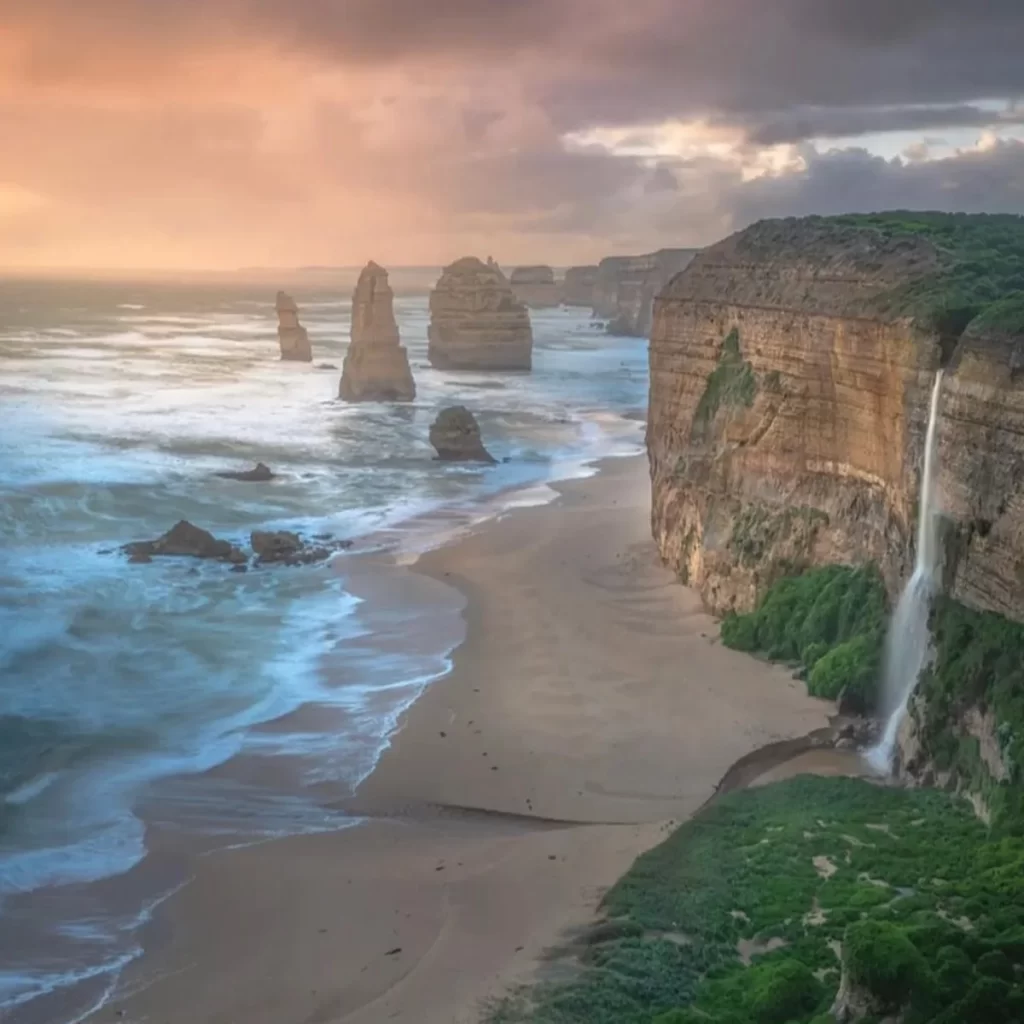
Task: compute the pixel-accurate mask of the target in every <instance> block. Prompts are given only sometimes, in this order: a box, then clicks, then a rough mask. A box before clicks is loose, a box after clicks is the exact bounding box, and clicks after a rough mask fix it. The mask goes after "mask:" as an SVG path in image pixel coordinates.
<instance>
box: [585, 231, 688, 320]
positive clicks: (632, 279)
mask: <svg viewBox="0 0 1024 1024" xmlns="http://www.w3.org/2000/svg"><path fill="white" fill-rule="evenodd" d="M697 251H698V250H696V249H659V250H658V251H657V252H651V253H646V254H644V255H643V256H609V257H607V258H606V259H603V260H601V262H600V264H599V265H598V268H597V276H596V279H595V281H594V286H593V310H594V315H595V316H596V317H599V318H601V319H604V320H607V321H608V322H609V323H608V331H609V333H612V334H624V335H630V336H635V337H644V338H645V337H647V335H648V334H649V333H650V328H651V318H652V313H653V309H654V299H655V297H656V296H657V295H658V294H659V293H660V292H661V290H662V288H664V287H665V285H666V284H668V282H669V281H671V280H672V278H673V277H674V276H675V275H676V274H678V273H679V272H680V271H681V270H683V269H684V268H685V267H686V266H687V265H688V264H689V262H690V261H691V260H692V259H693V257H694V256H695V255H696V254H697Z"/></svg>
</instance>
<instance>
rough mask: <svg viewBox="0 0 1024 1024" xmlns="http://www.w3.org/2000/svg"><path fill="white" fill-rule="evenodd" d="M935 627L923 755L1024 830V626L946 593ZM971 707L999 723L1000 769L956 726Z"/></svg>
mask: <svg viewBox="0 0 1024 1024" xmlns="http://www.w3.org/2000/svg"><path fill="white" fill-rule="evenodd" d="M931 627H932V634H933V637H934V641H935V660H934V662H933V663H932V665H930V666H929V667H928V668H926V669H925V671H924V672H923V673H922V674H921V679H920V682H919V684H918V690H917V694H918V698H919V699H918V701H917V702H916V703H915V709H914V713H915V714H916V715H917V716H918V724H919V726H920V730H919V732H920V737H921V742H922V744H923V747H924V753H925V754H926V756H927V759H928V760H929V761H930V762H931V763H932V764H934V766H935V767H936V768H937V769H938V770H939V771H947V772H951V773H953V775H954V776H955V777H956V778H957V779H959V780H962V781H963V782H964V783H965V784H966V786H967V788H968V789H970V790H971V791H972V792H976V793H978V794H980V795H981V797H982V798H983V799H984V801H985V804H986V806H987V807H988V809H989V811H990V813H991V814H992V816H993V818H994V819H996V820H999V821H1001V822H1003V823H1004V824H1005V825H1006V826H1008V827H1009V826H1012V827H1014V828H1017V829H1020V830H1022V831H1024V795H1022V794H1024V785H1022V784H1024V625H1021V624H1019V623H1016V622H1011V621H1010V620H1009V619H1005V618H1003V617H1002V616H1001V615H995V614H993V613H991V612H977V611H972V610H971V609H969V608H965V607H964V606H963V605H962V604H960V603H959V602H957V601H954V600H953V599H952V598H948V597H943V598H939V600H938V601H937V602H936V604H935V608H934V610H933V612H932V618H931ZM969 709H974V710H975V711H976V712H977V713H985V712H988V713H989V715H990V718H991V719H992V720H994V722H996V723H998V726H997V728H996V732H995V736H994V740H995V742H996V744H997V746H998V751H997V752H992V753H996V756H997V758H998V765H999V766H1001V770H1000V769H999V768H998V766H997V771H996V773H995V774H993V770H992V767H991V765H990V764H989V763H986V761H985V759H984V758H983V757H982V752H981V744H980V743H979V740H978V739H977V738H976V737H974V736H971V735H966V734H960V733H959V732H958V730H957V729H955V728H953V727H952V726H951V723H956V722H961V721H963V720H964V717H965V715H966V714H967V712H968V710H969ZM990 760H992V754H991V753H990Z"/></svg>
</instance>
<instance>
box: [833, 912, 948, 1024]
mask: <svg viewBox="0 0 1024 1024" xmlns="http://www.w3.org/2000/svg"><path fill="white" fill-rule="evenodd" d="M843 967H844V968H845V969H846V970H847V972H848V973H849V976H850V980H851V981H852V982H853V983H854V984H856V985H858V986H861V987H863V988H866V989H867V990H868V991H869V992H870V993H871V994H872V995H873V996H875V997H876V998H877V999H878V1000H880V1001H881V1003H882V1004H883V1005H884V1006H885V1007H886V1008H887V1009H890V1010H897V1009H900V1008H901V1007H904V1006H906V1005H907V1004H909V1003H910V1001H911V997H912V996H914V995H915V994H916V993H917V992H919V991H920V990H921V989H922V988H924V987H925V986H926V985H928V981H927V977H928V968H927V965H926V964H925V962H924V958H923V957H922V956H921V954H920V952H919V951H918V949H917V947H916V946H915V945H914V944H913V943H912V942H911V941H910V939H908V938H907V933H906V932H905V931H904V930H903V929H902V928H900V927H898V926H897V925H894V924H889V923H888V922H887V921H876V920H870V919H869V920H865V921H858V922H856V923H855V924H851V925H850V926H849V927H848V928H847V929H846V933H845V934H844V935H843Z"/></svg>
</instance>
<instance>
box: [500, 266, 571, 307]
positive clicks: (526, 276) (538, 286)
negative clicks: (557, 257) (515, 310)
mask: <svg viewBox="0 0 1024 1024" xmlns="http://www.w3.org/2000/svg"><path fill="white" fill-rule="evenodd" d="M510 283H511V285H512V292H513V294H514V295H515V297H516V298H517V299H518V300H519V301H520V302H522V303H523V304H524V305H526V306H529V307H530V309H550V308H552V307H553V306H560V305H561V304H562V287H561V285H559V284H558V282H557V281H555V272H554V271H553V270H552V269H551V268H550V267H547V266H534V267H516V269H515V270H513V271H512V277H511V278H510Z"/></svg>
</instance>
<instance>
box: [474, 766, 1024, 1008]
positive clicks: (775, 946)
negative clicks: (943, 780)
mask: <svg viewBox="0 0 1024 1024" xmlns="http://www.w3.org/2000/svg"><path fill="white" fill-rule="evenodd" d="M604 909H605V911H606V913H607V915H608V917H609V919H610V920H609V921H608V922H606V923H605V924H603V925H601V926H599V927H598V928H597V929H595V930H594V931H593V932H592V933H590V934H589V935H588V936H585V937H584V939H583V940H581V941H580V942H579V943H578V944H577V946H576V947H575V949H574V950H570V951H568V952H572V953H576V954H577V956H578V959H577V960H576V969H575V970H574V971H573V972H572V973H571V974H569V976H568V977H569V980H563V981H560V982H557V983H556V982H551V983H546V984H542V985H540V986H538V987H536V988H534V989H531V990H524V991H522V992H520V993H518V994H517V995H516V996H515V997H514V998H512V999H510V1000H508V1001H507V1002H506V1003H504V1004H503V1005H502V1006H501V1007H500V1008H498V1009H497V1011H496V1013H495V1015H494V1018H493V1019H494V1021H495V1022H498V1021H502V1022H505V1024H513V1022H532V1024H654V1022H656V1024H810V1022H814V1024H830V1022H831V1021H832V1018H831V1016H830V1015H829V1014H828V1010H829V1007H830V1006H831V1005H832V1002H833V1000H834V999H835V996H836V993H837V990H838V988H839V982H840V974H841V964H840V959H839V952H840V951H841V953H842V965H843V966H844V967H845V969H846V971H847V972H848V975H849V977H850V980H851V981H852V982H854V983H855V985H856V986H858V987H859V988H860V989H861V990H862V991H866V992H868V993H869V994H870V996H871V997H872V999H873V1000H874V1001H875V1003H876V1005H879V1006H883V1005H887V1006H898V1007H900V1008H901V1009H902V1008H904V1007H905V1008H906V1011H905V1012H906V1016H905V1018H904V1020H905V1024H1011V1022H1014V1021H1021V1020H1024V975H1022V970H1024V839H1021V838H1018V837H1013V836H1010V835H1006V834H1002V833H1000V834H994V833H992V832H990V831H989V830H987V829H986V828H985V826H984V825H982V824H981V823H980V822H979V821H977V819H975V818H974V817H973V815H971V813H970V811H969V808H967V806H966V805H965V804H964V803H963V802H961V801H956V800H954V799H953V798H951V797H950V796H948V795H946V794H943V793H939V792H936V791H929V790H899V789H892V788H886V787H876V786H873V785H871V784H869V783H867V782H863V781H860V780H855V779H842V778H831V779H826V778H815V777H809V776H803V777H800V778H797V779H793V780H791V781H788V782H784V783H779V784H776V785H773V786H768V787H764V788H761V789H751V790H745V791H742V792H737V793H733V794H730V795H728V796H725V797H723V798H721V799H720V800H717V801H715V802H714V803H713V804H711V805H710V806H708V807H706V808H705V809H704V810H703V811H701V812H700V813H699V814H698V815H696V817H695V818H693V819H692V820H691V821H689V822H687V823H686V824H684V825H682V826H681V827H680V828H679V829H677V830H676V831H675V832H674V833H673V834H672V835H671V836H670V837H669V838H668V839H667V840H665V842H663V843H662V844H661V845H660V846H658V847H656V848H655V849H653V850H651V851H650V852H649V853H647V854H645V855H644V856H642V857H640V858H639V859H638V860H637V862H636V863H635V864H634V865H633V868H632V869H631V870H630V871H629V873H628V874H627V875H625V877H623V878H622V879H621V880H620V882H619V883H618V884H617V885H616V886H615V887H614V888H613V889H612V890H611V891H610V892H609V893H608V895H607V896H606V898H605V901H604ZM563 952H564V951H563Z"/></svg>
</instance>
